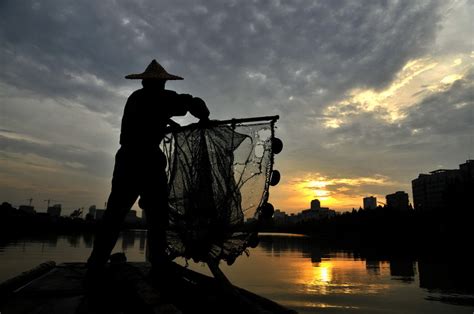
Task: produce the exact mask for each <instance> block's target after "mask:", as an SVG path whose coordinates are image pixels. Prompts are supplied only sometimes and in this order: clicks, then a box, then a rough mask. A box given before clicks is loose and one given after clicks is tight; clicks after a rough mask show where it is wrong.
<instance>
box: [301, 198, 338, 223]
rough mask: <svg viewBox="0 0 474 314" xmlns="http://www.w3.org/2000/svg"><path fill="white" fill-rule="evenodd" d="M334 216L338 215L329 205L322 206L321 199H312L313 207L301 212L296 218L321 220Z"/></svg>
mask: <svg viewBox="0 0 474 314" xmlns="http://www.w3.org/2000/svg"><path fill="white" fill-rule="evenodd" d="M334 216H336V211H334V210H332V209H329V208H328V207H321V203H320V202H319V200H317V199H315V200H312V201H311V208H310V209H305V210H303V211H301V214H299V217H297V218H296V220H299V221H308V220H319V219H327V218H331V217H334Z"/></svg>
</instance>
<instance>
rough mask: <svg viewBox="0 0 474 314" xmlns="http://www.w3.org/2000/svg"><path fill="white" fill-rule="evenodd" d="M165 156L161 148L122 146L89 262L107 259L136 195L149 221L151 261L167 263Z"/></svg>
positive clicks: (95, 264)
mask: <svg viewBox="0 0 474 314" xmlns="http://www.w3.org/2000/svg"><path fill="white" fill-rule="evenodd" d="M165 168H166V159H165V156H164V154H163V152H161V151H160V150H159V149H158V148H150V149H143V148H131V147H123V146H122V147H121V148H120V149H119V151H118V152H117V155H116V156H115V167H114V174H113V179H112V191H111V193H110V196H109V199H108V202H107V208H106V210H105V212H104V215H103V217H102V220H101V221H100V222H99V223H98V228H97V231H96V235H95V239H94V248H93V250H92V253H91V256H90V257H89V259H88V261H87V264H88V266H89V267H90V268H95V267H97V268H100V267H102V266H104V265H105V264H106V263H107V260H108V259H109V257H110V253H111V252H112V250H113V248H114V246H115V243H116V242H117V238H118V236H119V233H120V229H121V226H122V224H123V222H124V220H125V216H126V215H127V213H128V212H129V211H130V209H131V207H132V206H133V204H134V203H135V202H136V200H137V198H138V197H140V200H139V202H138V204H139V206H140V208H142V209H143V210H144V211H145V215H146V221H147V228H148V234H147V241H148V251H147V258H148V260H149V261H150V262H151V263H152V265H155V266H159V265H160V264H162V263H166V261H167V256H166V254H165V248H166V228H167V226H168V219H169V217H168V183H167V176H166V173H165Z"/></svg>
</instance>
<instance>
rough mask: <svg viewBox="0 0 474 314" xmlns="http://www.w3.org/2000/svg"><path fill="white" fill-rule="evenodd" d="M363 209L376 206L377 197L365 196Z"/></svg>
mask: <svg viewBox="0 0 474 314" xmlns="http://www.w3.org/2000/svg"><path fill="white" fill-rule="evenodd" d="M363 202H364V209H375V208H377V198H376V197H375V196H367V197H364V198H363Z"/></svg>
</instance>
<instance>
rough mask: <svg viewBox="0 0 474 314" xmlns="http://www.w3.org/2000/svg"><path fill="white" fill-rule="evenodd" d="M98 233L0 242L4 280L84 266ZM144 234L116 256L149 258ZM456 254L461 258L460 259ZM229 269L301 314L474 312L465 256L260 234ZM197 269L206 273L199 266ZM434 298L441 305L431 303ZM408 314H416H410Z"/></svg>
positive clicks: (473, 284) (127, 236)
mask: <svg viewBox="0 0 474 314" xmlns="http://www.w3.org/2000/svg"><path fill="white" fill-rule="evenodd" d="M92 243H93V235H91V234H88V233H84V234H77V235H68V236H57V235H42V236H34V237H27V238H21V239H12V240H5V239H0V261H1V263H0V281H3V280H5V279H7V278H9V277H12V276H13V275H15V274H17V273H20V272H21V271H24V270H27V269H29V268H31V267H34V266H36V265H37V264H39V263H41V262H44V261H45V260H54V261H56V262H58V263H60V262H71V261H85V260H86V258H87V257H88V256H89V253H90V250H91V248H92ZM145 248H146V232H144V231H129V232H124V233H123V234H122V235H121V237H120V239H119V241H118V243H117V246H116V248H115V250H114V251H125V252H126V255H127V258H128V260H130V261H144V260H145ZM454 253H457V254H454ZM222 268H223V270H224V271H225V272H226V274H228V276H229V277H230V279H231V280H232V281H233V282H234V283H235V284H237V285H240V286H242V287H245V288H247V289H249V290H251V291H254V292H256V293H260V294H262V295H264V296H266V297H269V298H271V299H273V300H276V301H278V302H281V303H283V304H285V305H287V306H290V307H293V308H295V309H297V310H298V311H300V312H301V313H311V312H313V310H314V308H317V309H318V311H320V310H322V309H324V311H325V312H339V313H345V312H346V311H349V310H350V311H355V312H359V313H367V312H374V313H384V312H387V311H394V312H398V311H399V310H400V309H401V308H403V309H415V310H414V311H412V312H413V313H415V312H417V311H418V310H419V311H423V312H429V313H443V312H456V311H458V310H459V312H465V310H466V307H474V270H473V268H472V267H471V265H470V263H469V260H468V259H463V258H462V257H459V252H453V253H451V254H450V255H448V254H446V256H444V257H443V256H441V257H440V256H437V257H426V256H422V257H414V256H412V255H410V254H400V253H398V254H393V255H390V254H380V252H377V251H375V250H365V251H364V250H352V251H349V250H337V249H333V248H327V247H324V246H321V245H320V243H319V242H317V241H316V240H313V239H311V238H308V237H303V236H281V235H279V236H277V235H262V236H261V239H260V244H259V246H258V247H257V248H256V249H254V250H252V251H251V254H250V258H248V259H247V258H245V257H241V258H239V259H238V260H237V262H236V263H235V264H234V265H233V266H232V267H227V266H225V265H223V267H222ZM194 269H195V270H198V271H203V270H204V271H205V268H203V267H201V266H194ZM433 301H435V302H433ZM404 312H407V313H408V312H410V311H408V310H406V311H405V310H404Z"/></svg>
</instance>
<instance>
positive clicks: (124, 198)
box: [87, 189, 138, 268]
mask: <svg viewBox="0 0 474 314" xmlns="http://www.w3.org/2000/svg"><path fill="white" fill-rule="evenodd" d="M137 198H138V193H134V192H133V191H117V190H114V189H112V192H111V193H110V196H109V199H108V202H107V209H106V210H105V212H104V216H103V217H102V220H101V221H100V222H99V223H98V226H97V230H96V233H95V239H94V248H93V250H92V253H91V256H90V257H89V259H88V260H87V265H88V267H89V268H102V267H103V266H104V265H105V264H106V263H107V260H108V259H109V257H110V253H111V252H112V250H113V248H114V246H115V243H116V242H117V239H118V236H119V233H120V229H121V227H122V224H123V221H124V219H125V216H126V215H127V213H128V212H129V211H130V208H131V207H132V206H133V204H134V203H135V201H136V199H137Z"/></svg>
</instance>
